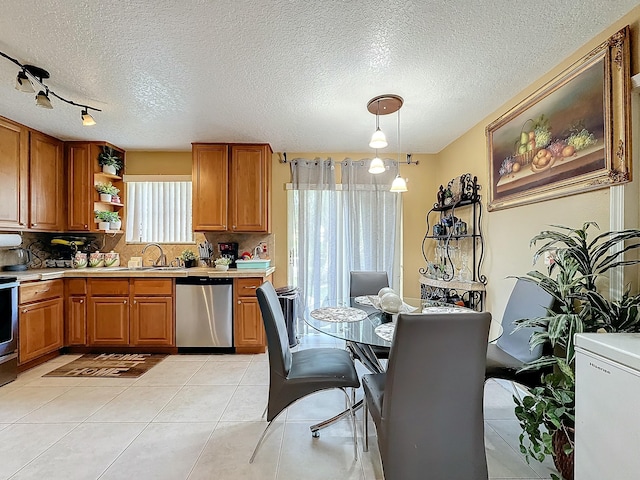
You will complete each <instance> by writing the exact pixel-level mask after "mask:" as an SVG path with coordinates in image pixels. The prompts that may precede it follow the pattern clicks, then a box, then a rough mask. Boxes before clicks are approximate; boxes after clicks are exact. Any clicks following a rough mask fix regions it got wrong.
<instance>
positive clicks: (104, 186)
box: [95, 182, 120, 202]
mask: <svg viewBox="0 0 640 480" xmlns="http://www.w3.org/2000/svg"><path fill="white" fill-rule="evenodd" d="M95 188H96V190H97V191H98V193H99V194H100V201H102V202H111V201H112V199H113V197H114V196H117V195H118V193H120V189H119V188H118V187H116V186H115V185H113V184H112V183H111V182H108V183H100V182H98V183H96V185H95ZM103 195H104V197H103Z"/></svg>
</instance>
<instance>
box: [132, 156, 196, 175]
mask: <svg viewBox="0 0 640 480" xmlns="http://www.w3.org/2000/svg"><path fill="white" fill-rule="evenodd" d="M125 173H126V174H127V175H191V150H189V151H188V152H147V151H128V152H127V156H126V165H125Z"/></svg>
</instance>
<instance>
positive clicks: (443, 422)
mask: <svg viewBox="0 0 640 480" xmlns="http://www.w3.org/2000/svg"><path fill="white" fill-rule="evenodd" d="M490 323H491V314H489V313H487V312H472V311H470V312H469V313H466V312H465V313H443V314H400V315H398V320H397V323H396V328H395V336H394V340H393V344H392V346H391V353H390V355H389V365H388V368H387V371H386V372H384V373H378V374H371V375H364V376H363V378H362V385H363V387H364V392H365V402H364V403H365V411H364V412H365V413H364V415H363V417H364V432H365V433H364V436H365V438H364V446H365V447H364V449H365V451H366V450H367V449H368V448H367V447H368V428H367V425H368V412H370V413H371V416H372V417H373V420H374V422H375V425H376V431H377V437H378V446H379V448H380V456H381V459H382V467H383V471H384V478H385V480H418V479H419V480H425V479H429V480H436V479H437V480H445V479H446V480H486V479H487V478H488V473H487V460H486V454H485V445H484V419H483V412H482V401H483V390H484V371H485V358H486V352H487V339H488V334H489V325H490Z"/></svg>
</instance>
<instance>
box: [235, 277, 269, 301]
mask: <svg viewBox="0 0 640 480" xmlns="http://www.w3.org/2000/svg"><path fill="white" fill-rule="evenodd" d="M235 282H236V284H235V287H236V295H237V296H238V297H255V296H256V288H258V287H259V286H260V285H262V278H260V277H258V278H236V280H235Z"/></svg>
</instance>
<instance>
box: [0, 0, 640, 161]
mask: <svg viewBox="0 0 640 480" xmlns="http://www.w3.org/2000/svg"><path fill="white" fill-rule="evenodd" d="M636 5H637V0H615V1H603V0H535V1H527V2H525V1H520V0H467V1H461V0H450V1H441V0H438V1H435V0H422V1H420V0H415V1H400V0H375V1H355V0H352V1H349V0H271V1H256V0H253V1H251V0H229V1H204V0H178V1H176V0H147V1H133V0H132V1H127V0H112V1H98V0H2V5H1V14H0V50H2V51H3V52H5V53H7V54H9V55H10V56H12V57H14V58H17V59H18V60H19V61H21V62H22V63H29V64H35V65H38V66H40V67H42V68H45V69H46V70H48V71H49V72H50V73H51V79H50V80H49V81H48V82H47V83H48V85H49V86H50V87H51V88H52V89H53V90H54V91H55V92H56V93H58V94H60V95H62V96H65V97H67V98H70V99H72V100H75V101H76V102H79V103H88V104H90V105H93V106H96V107H97V108H101V109H103V112H99V113H95V115H94V117H95V119H96V121H97V122H98V124H97V125H95V126H93V127H82V125H81V122H80V110H79V109H78V108H74V107H71V106H69V105H65V104H62V103H61V102H59V101H56V100H55V99H52V103H53V104H54V109H53V110H45V109H41V108H37V107H36V106H35V105H34V99H33V95H31V94H25V93H21V92H18V91H17V90H15V89H14V88H13V86H14V82H15V76H16V74H17V67H15V65H13V64H12V63H11V62H9V61H7V60H5V59H2V58H0V115H2V116H5V117H8V118H11V119H13V120H16V121H18V122H20V123H23V124H26V125H28V126H30V127H33V128H35V129H37V130H41V131H43V132H46V133H49V134H51V135H54V136H56V137H58V138H61V139H64V140H68V139H91V140H106V141H109V142H112V143H114V144H116V145H119V146H121V147H123V148H126V149H129V150H142V149H144V150H147V149H148V150H188V149H189V148H190V143H191V142H196V141H197V142H205V141H211V142H213V141H225V142H226V141H229V142H232V141H234V142H235V141H238V142H269V143H271V145H272V147H273V149H274V151H298V152H300V151H321V152H362V151H366V150H367V149H368V146H367V145H368V142H369V138H370V136H371V133H373V129H374V123H375V117H374V116H373V115H371V114H370V113H369V112H368V111H367V109H366V105H367V101H368V100H369V99H370V98H372V97H374V96H376V95H379V94H383V93H396V94H399V95H401V96H402V97H404V100H405V104H404V106H403V108H402V109H401V110H400V114H401V122H400V123H401V141H402V144H401V145H402V150H403V151H406V152H413V153H433V152H438V151H440V150H441V149H442V148H443V147H445V146H446V145H447V144H449V143H450V142H451V141H453V140H454V139H455V138H457V137H458V136H460V135H461V134H462V133H464V132H465V131H466V130H468V129H469V128H470V127H472V126H473V125H475V124H476V123H477V122H478V121H480V120H482V119H483V118H484V117H485V116H486V115H488V114H489V113H491V112H492V111H494V110H495V109H496V108H498V107H499V106H500V105H501V104H503V103H504V102H505V101H507V100H508V99H509V98H511V97H513V96H514V95H515V94H517V93H518V92H520V91H521V90H522V89H523V88H525V87H526V86H527V85H529V84H531V83H532V82H533V81H534V80H535V79H537V78H539V77H540V76H541V75H543V74H544V73H546V72H547V71H549V70H550V69H551V68H553V67H554V66H556V65H557V64H558V63H560V62H561V61H562V60H563V59H565V58H566V57H567V56H569V55H570V54H571V53H573V52H574V51H575V50H577V49H578V48H579V47H580V46H582V45H583V44H585V43H586V42H588V41H589V40H590V39H592V38H593V37H594V36H596V35H597V34H598V33H600V32H601V31H602V30H604V29H605V28H607V27H608V26H609V25H611V24H612V23H613V22H614V21H616V20H618V19H619V18H620V17H622V16H623V15H624V14H626V13H627V12H629V11H630V10H631V9H632V8H634V7H635V6H636ZM396 120H397V117H396V115H389V116H385V117H381V127H382V128H383V130H386V131H387V135H388V136H389V138H390V142H391V145H390V148H392V149H395V145H396V140H395V137H396V134H395V130H396Z"/></svg>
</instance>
